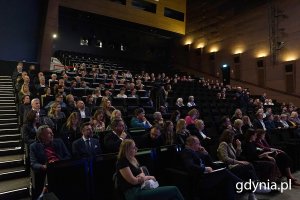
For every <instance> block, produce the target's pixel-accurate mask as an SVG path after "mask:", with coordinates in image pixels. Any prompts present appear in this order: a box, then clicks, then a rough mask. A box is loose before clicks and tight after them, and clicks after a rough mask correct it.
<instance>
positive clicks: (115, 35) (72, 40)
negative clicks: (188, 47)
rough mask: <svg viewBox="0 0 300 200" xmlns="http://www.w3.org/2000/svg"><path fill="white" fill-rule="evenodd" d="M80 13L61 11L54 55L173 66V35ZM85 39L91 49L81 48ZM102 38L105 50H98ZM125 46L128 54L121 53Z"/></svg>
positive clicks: (61, 9) (67, 10) (64, 9)
mask: <svg viewBox="0 0 300 200" xmlns="http://www.w3.org/2000/svg"><path fill="white" fill-rule="evenodd" d="M76 12H79V11H70V10H69V9H66V8H60V17H59V37H58V38H57V40H56V41H55V44H54V49H53V52H55V51H56V50H67V51H75V52H81V53H89V54H95V55H100V56H103V57H106V58H117V59H121V60H132V61H137V62H141V63H142V62H145V63H153V64H164V65H167V64H168V63H169V60H170V48H171V46H170V44H171V42H172V37H171V36H166V35H161V34H160V33H158V31H157V30H156V29H153V28H145V27H141V26H139V25H136V24H135V25H133V24H132V23H129V22H125V21H120V20H116V19H112V18H107V17H104V16H96V15H92V14H89V13H84V12H79V13H76ZM81 37H85V38H87V39H89V42H90V43H89V45H88V46H81V45H80V38H81ZM98 39H99V40H101V41H102V43H103V48H98V47H95V44H96V41H97V40H98ZM121 44H123V45H124V48H125V51H121V50H120V45H121Z"/></svg>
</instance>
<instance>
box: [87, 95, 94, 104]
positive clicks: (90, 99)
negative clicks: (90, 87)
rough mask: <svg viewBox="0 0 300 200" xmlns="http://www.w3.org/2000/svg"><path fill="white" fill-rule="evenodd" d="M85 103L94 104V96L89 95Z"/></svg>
mask: <svg viewBox="0 0 300 200" xmlns="http://www.w3.org/2000/svg"><path fill="white" fill-rule="evenodd" d="M85 102H86V103H89V104H92V103H93V102H94V97H93V96H92V95H87V97H86V99H85Z"/></svg>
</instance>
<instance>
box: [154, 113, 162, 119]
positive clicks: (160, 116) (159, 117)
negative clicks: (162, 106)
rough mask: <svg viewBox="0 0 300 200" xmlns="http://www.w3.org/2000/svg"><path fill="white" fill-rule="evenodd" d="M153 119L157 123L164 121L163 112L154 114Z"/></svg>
mask: <svg viewBox="0 0 300 200" xmlns="http://www.w3.org/2000/svg"><path fill="white" fill-rule="evenodd" d="M153 118H154V120H156V121H160V120H162V119H163V118H162V115H161V112H155V113H154V114H153Z"/></svg>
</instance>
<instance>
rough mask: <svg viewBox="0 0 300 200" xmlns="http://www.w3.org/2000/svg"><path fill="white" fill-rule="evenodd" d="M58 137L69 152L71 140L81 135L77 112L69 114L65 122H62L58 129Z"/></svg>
mask: <svg viewBox="0 0 300 200" xmlns="http://www.w3.org/2000/svg"><path fill="white" fill-rule="evenodd" d="M60 137H61V139H62V140H63V141H64V143H65V145H66V146H67V148H68V150H70V152H71V150H72V143H73V141H75V140H76V139H78V138H80V137H81V132H80V116H79V113H78V112H72V113H71V114H70V116H69V117H68V119H67V122H66V123H64V124H63V126H62V128H61V130H60Z"/></svg>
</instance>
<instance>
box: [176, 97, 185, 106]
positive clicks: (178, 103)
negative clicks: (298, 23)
mask: <svg viewBox="0 0 300 200" xmlns="http://www.w3.org/2000/svg"><path fill="white" fill-rule="evenodd" d="M176 105H179V106H182V105H183V99H182V98H178V99H177V101H176Z"/></svg>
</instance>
